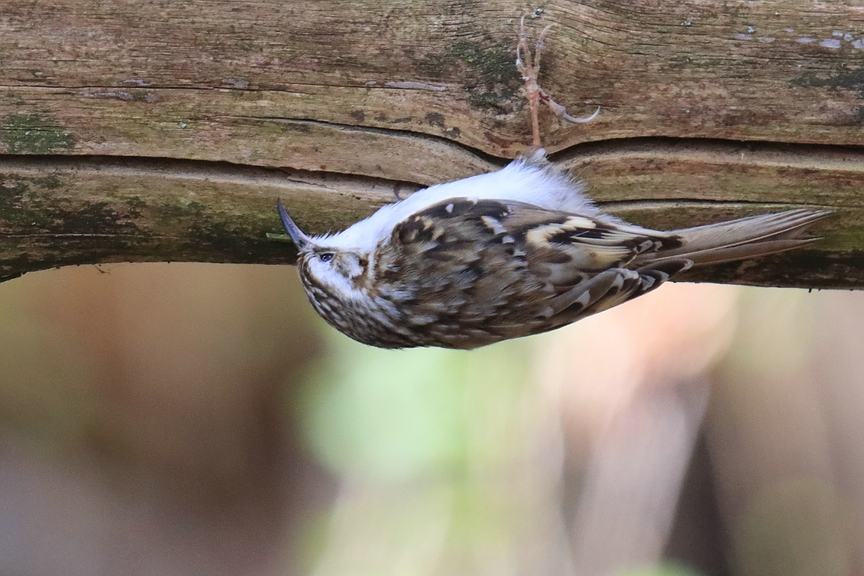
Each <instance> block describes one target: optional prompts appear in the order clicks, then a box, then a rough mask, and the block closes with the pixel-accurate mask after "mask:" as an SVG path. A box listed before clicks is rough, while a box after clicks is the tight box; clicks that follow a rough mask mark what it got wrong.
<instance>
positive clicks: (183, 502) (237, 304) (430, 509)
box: [0, 264, 864, 576]
mask: <svg viewBox="0 0 864 576" xmlns="http://www.w3.org/2000/svg"><path fill="white" fill-rule="evenodd" d="M862 325H864V298H862V297H861V295H860V294H858V293H850V292H813V293H809V292H807V291H804V290H779V289H757V288H742V287H731V286H715V285H690V284H677V285H668V286H665V287H663V288H661V289H660V290H658V291H657V292H654V293H652V294H650V295H648V296H646V297H644V298H640V299H638V300H636V301H633V302H631V303H628V304H626V305H624V306H621V307H619V308H616V309H613V310H611V311H608V312H605V313H603V314H601V315H599V316H595V317H592V318H589V319H587V320H584V321H582V322H580V323H578V324H576V325H573V326H570V327H568V328H565V329H562V330H559V331H556V332H553V333H550V334H546V335H542V336H537V337H532V338H527V339H523V340H519V341H512V342H505V343H502V344H497V345H493V346H489V347H486V348H482V349H480V350H477V351H474V352H470V353H467V352H454V351H443V350H409V351H382V350H375V349H372V348H367V347H364V346H362V345H359V344H355V343H354V342H352V341H350V340H348V339H347V338H345V337H343V336H341V335H339V334H338V333H336V332H335V331H334V330H332V329H330V328H329V327H327V326H326V325H324V323H323V321H321V320H319V319H318V317H317V316H316V315H315V314H314V312H313V311H312V309H311V307H310V306H309V305H308V303H307V302H306V299H305V297H304V295H303V293H302V290H301V288H300V286H299V281H298V280H297V277H296V271H295V270H294V269H293V268H291V267H265V266H229V265H203V264H141V265H110V266H100V267H91V266H88V267H80V268H66V269H60V270H52V271H47V272H41V273H36V274H28V275H26V276H24V277H22V278H20V279H17V280H13V281H10V282H6V283H4V284H2V285H0V574H3V575H6V574H9V575H40V576H42V575H44V576H51V575H55V574H57V575H60V574H62V575H78V574H81V575H85V574H86V575H93V574H112V575H125V574H129V575H138V574H159V575H171V574H183V575H197V574H201V575H205V574H206V575H208V576H210V575H220V574H226V575H229V574H230V575H233V574H242V575H298V576H299V575H303V576H305V575H309V576H353V575H357V576H361V575H369V576H387V575H394V576H414V575H417V576H420V575H430V576H432V575H445V574H446V575H459V574H465V575H472V576H473V575H490V576H491V575H494V576H499V575H503V576H508V575H513V576H516V575H549V576H552V575H555V576H561V575H564V576H566V575H571V574H572V575H577V574H578V575H580V576H582V575H586V576H595V575H596V576H601V575H613V576H615V575H621V576H625V575H626V576H636V575H643V576H647V575H657V576H660V575H675V576H686V575H691V576H696V575H704V576H713V575H774V574H776V575H784V576H789V575H798V574H801V575H804V574H819V575H828V576H832V575H843V574H861V573H864V441H862V439H864V332H862V329H861V326H862Z"/></svg>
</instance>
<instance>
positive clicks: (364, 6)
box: [0, 0, 864, 287]
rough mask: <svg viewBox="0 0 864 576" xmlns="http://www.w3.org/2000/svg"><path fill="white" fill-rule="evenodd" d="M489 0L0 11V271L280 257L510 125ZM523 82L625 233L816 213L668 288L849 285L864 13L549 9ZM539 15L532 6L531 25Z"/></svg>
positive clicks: (482, 154)
mask: <svg viewBox="0 0 864 576" xmlns="http://www.w3.org/2000/svg"><path fill="white" fill-rule="evenodd" d="M514 10H517V8H514V6H513V5H512V3H508V2H504V1H501V0H489V1H485V0H484V1H469V2H458V3H453V2H447V1H445V0H426V1H420V2H417V1H408V0H405V1H391V2H381V1H377V2H373V1H372V0H366V1H362V0H361V1H358V0H331V1H328V2H326V3H286V2H283V1H282V0H258V1H256V2H244V1H241V0H237V1H232V2H217V1H215V0H189V1H186V2H156V1H154V2H128V1H124V0H103V1H101V2H91V1H89V0H26V1H25V0H7V1H6V2H4V6H3V7H2V8H0V30H2V33H0V150H2V151H3V152H5V154H3V155H2V156H0V277H2V278H11V277H14V276H17V275H20V274H22V273H25V272H28V271H32V270H37V269H42V268H47V267H52V266H62V265H69V264H84V263H99V262H113V261H143V260H195V261H217V262H228V261H230V262H259V263H282V262H291V261H292V259H293V257H294V251H293V247H292V246H291V245H290V243H282V242H276V241H273V240H269V239H268V238H267V236H266V234H267V233H268V232H274V233H279V232H280V224H279V220H278V217H277V215H276V211H275V209H274V203H275V199H276V198H277V197H281V198H282V199H283V201H284V202H285V204H286V206H287V207H288V209H289V211H290V212H291V213H292V215H293V216H295V218H296V220H297V221H298V222H299V223H300V224H301V226H303V227H304V228H305V229H307V230H308V232H310V233H320V232H324V231H327V230H336V229H339V228H342V227H344V226H347V225H349V224H350V223H352V222H353V221H356V220H357V219H358V218H360V217H362V216H364V215H367V214H369V213H371V212H372V211H373V210H374V209H375V208H376V207H378V206H380V205H382V204H383V203H385V202H389V201H392V200H394V199H395V197H396V196H397V195H402V194H407V193H410V191H412V190H415V189H417V188H418V187H421V186H425V185H429V184H433V183H437V182H444V181H449V180H453V179H457V178H463V177H466V176H469V175H472V174H477V173H480V172H484V171H488V170H493V169H496V168H498V167H500V166H503V165H504V164H505V163H506V162H507V160H508V159H510V158H513V157H514V156H515V155H516V154H518V153H519V151H520V150H522V149H524V148H525V147H526V146H527V145H528V144H529V143H530V140H531V133H530V127H529V122H528V110H527V107H526V106H525V101H524V98H523V95H522V93H521V80H520V78H519V75H518V73H517V72H516V68H515V66H514V57H515V54H514V48H515V44H516V38H517V35H518V28H519V17H520V16H521V15H522V14H521V13H519V12H514ZM527 14H528V15H529V18H527V19H526V21H527V23H528V29H529V33H530V34H532V35H536V34H537V33H539V31H540V30H541V29H542V27H544V26H546V25H547V24H550V23H554V24H555V27H554V28H553V29H552V30H551V31H550V34H549V36H548V40H547V42H546V52H545V53H544V55H543V66H544V68H543V71H542V72H541V78H540V80H541V84H542V85H543V86H544V88H545V89H546V90H547V91H548V92H549V93H550V94H552V95H553V97H554V98H555V99H556V100H557V101H558V102H560V103H563V104H566V105H567V106H568V107H569V109H570V111H571V113H573V114H574V115H581V114H585V113H590V112H592V111H593V110H594V109H595V108H596V107H597V106H600V107H601V111H600V115H599V117H598V118H597V119H596V120H595V121H594V122H592V123H591V124H588V125H585V126H578V127H574V126H572V125H564V124H560V123H558V122H557V120H555V118H554V117H552V116H551V114H549V113H548V111H542V112H541V122H542V131H543V135H544V143H545V144H546V145H547V148H548V149H549V151H550V152H551V153H552V158H553V160H555V161H556V162H560V163H561V164H562V165H563V166H566V167H568V168H571V169H573V171H574V173H575V174H576V175H577V176H579V177H581V178H583V179H585V180H586V181H587V183H588V186H589V190H590V191H591V192H590V193H591V195H592V197H594V198H595V199H596V200H597V201H598V202H600V203H602V204H603V205H604V206H606V207H607V208H608V209H609V210H610V211H611V212H613V213H616V214H618V215H621V216H623V217H625V218H628V219H631V220H633V221H634V222H636V223H639V224H643V225H647V226H654V227H660V228H665V227H675V226H683V225H691V224H695V223H701V222H708V221H716V220H720V219H725V218H731V217H735V216H741V215H745V214H750V213H756V212H761V211H769V210H779V209H783V208H788V207H796V206H814V207H823V208H830V209H833V210H835V211H836V212H837V214H838V216H837V217H836V218H833V219H831V220H829V221H826V222H824V223H823V224H822V225H821V226H820V229H819V233H820V234H822V235H824V237H825V240H824V241H823V242H821V243H819V244H817V245H814V246H813V247H812V248H808V249H806V250H798V251H795V252H791V253H787V254H784V255H780V256H777V257H774V258H769V259H765V260H763V261H760V262H759V263H758V264H756V263H752V262H750V263H745V264H732V265H725V266H719V267H713V268H711V269H706V270H697V271H692V272H690V273H689V276H687V278H689V279H695V280H710V281H721V282H744V283H757V284H771V285H782V286H811V287H861V286H864V265H862V262H864V261H862V252H861V251H862V249H864V239H862V232H864V230H862V222H864V202H862V199H864V196H862V194H861V192H860V191H861V190H864V148H861V147H859V145H860V144H861V143H862V136H864V131H862V123H864V66H862V63H864V8H861V7H859V6H848V5H843V4H841V3H824V4H823V3H817V4H814V3H813V2H810V1H807V2H805V1H804V0H775V1H773V2H770V1H766V2H747V1H733V2H724V3H718V2H700V1H698V0H685V1H676V2H672V1H658V0H635V1H634V0H615V1H608V0H603V1H601V0H585V1H583V2H580V3H575V2H572V1H564V0H557V1H555V2H553V3H551V4H548V5H544V6H543V9H542V10H541V9H537V10H536V11H535V12H533V13H527ZM534 17H536V18H534Z"/></svg>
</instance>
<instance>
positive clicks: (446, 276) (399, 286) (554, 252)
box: [277, 22, 831, 349]
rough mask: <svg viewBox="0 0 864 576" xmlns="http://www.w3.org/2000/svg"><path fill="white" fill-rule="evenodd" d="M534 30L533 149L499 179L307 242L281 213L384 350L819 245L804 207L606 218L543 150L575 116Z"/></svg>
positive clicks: (341, 302)
mask: <svg viewBox="0 0 864 576" xmlns="http://www.w3.org/2000/svg"><path fill="white" fill-rule="evenodd" d="M548 30H549V27H547V28H546V29H544V30H543V32H542V33H541V34H540V36H539V37H538V40H537V42H536V44H535V46H534V50H533V53H532V51H531V49H530V46H529V44H528V40H527V39H526V35H525V30H524V22H523V25H522V26H520V35H519V41H518V44H517V47H516V67H517V69H518V70H519V72H520V73H521V74H522V77H523V80H524V82H525V93H526V96H527V98H528V103H529V108H530V111H531V125H532V131H533V146H532V147H531V148H529V149H528V150H527V151H526V152H525V153H523V154H522V155H521V156H520V157H518V158H516V159H515V160H514V161H513V162H511V163H510V164H509V165H508V166H506V167H505V168H503V169H501V170H498V171H497V172H490V173H488V174H481V175H478V176H472V177H470V178H465V179H462V180H457V181H455V182H449V183H446V184H437V185H435V186H430V187H429V188H425V189H423V190H420V191H418V192H415V193H414V194H413V195H411V196H410V197H408V198H406V199H404V200H401V201H399V202H396V203H395V204H390V205H387V206H384V207H382V208H381V209H379V210H378V211H377V212H375V213H374V214H373V215H372V216H370V217H368V218H366V219H365V220H362V221H360V222H357V223H356V224H354V225H352V226H351V227H349V228H347V229H346V230H343V231H341V232H338V233H336V234H332V235H324V236H307V235H306V234H304V233H303V232H302V231H301V230H300V228H299V227H298V226H297V225H296V224H295V223H294V221H293V220H292V219H291V217H290V216H289V215H288V212H287V211H286V210H285V208H284V207H283V206H282V203H281V201H280V202H277V204H278V209H279V214H280V216H281V219H282V222H283V223H284V225H285V228H286V229H287V231H288V234H289V235H290V237H291V239H292V240H293V241H294V243H295V244H296V246H297V249H298V257H297V269H298V271H299V273H300V278H301V280H302V283H303V287H304V289H305V291H306V295H307V296H308V297H309V301H310V302H311V303H312V306H313V307H314V308H315V310H316V311H317V312H318V313H319V314H320V315H321V316H322V317H323V318H324V319H325V320H326V321H327V322H328V323H330V325H332V326H333V327H335V328H336V329H337V330H339V331H341V332H343V333H344V334H346V335H347V336H350V337H351V338H353V339H355V340H358V341H360V342H363V343H365V344H369V345H372V346H378V347H381V348H411V347H416V346H440V347H444V348H463V349H471V348H477V347H478V346H484V345H486V344H491V343H493V342H499V341H501V340H507V339H509V338H518V337H520V336H528V335H531V334H538V333H541V332H546V331H549V330H554V329H555V328H559V327H561V326H565V325H567V324H570V323H572V322H575V321H576V320H579V319H581V318H585V317H586V316H590V315H591V314H596V313H597V312H601V311H603V310H606V309H608V308H611V307H613V306H616V305H618V304H621V303H623V302H626V301H628V300H631V299H633V298H636V297H637V296H640V295H642V294H645V293H647V292H650V291H651V290H654V289H655V288H657V287H658V286H660V285H661V284H663V283H664V282H666V281H667V280H668V279H669V278H671V277H673V276H674V275H675V274H677V273H678V272H680V271H682V270H685V269H687V268H690V267H691V266H704V265H709V264H716V263H720V262H729V261H735V260H746V259H750V258H758V257H761V256H765V255H768V254H774V253H776V252H782V251H785V250H791V249H793V248H798V247H801V246H805V245H807V244H810V243H812V242H815V241H818V240H819V238H811V237H807V236H805V235H804V234H803V233H804V232H805V231H806V229H807V228H808V227H809V226H810V225H812V224H813V223H814V222H816V221H818V220H821V219H823V218H825V217H826V216H828V215H829V214H831V212H828V211H825V210H813V209H798V210H789V211H785V212H778V213H773V214H764V215H758V216H751V217H748V218H741V219H737V220H730V221H726V222H720V223H717V224H709V225H706V226H697V227H694V228H684V229H681V230H671V231H658V230H650V229H647V228H642V227H640V226H635V225H633V224H629V223H627V222H624V221H623V220H620V219H618V218H616V217H614V216H611V215H608V214H604V213H603V212H601V210H600V209H599V208H598V207H597V206H595V205H594V203H593V202H592V201H591V200H590V199H588V198H587V197H586V196H585V194H584V192H585V185H584V184H583V183H582V182H580V181H578V180H576V179H574V178H572V177H571V176H570V175H569V174H566V173H564V172H562V171H561V170H559V169H556V167H555V166H553V165H552V164H551V163H550V162H549V161H548V160H547V158H546V151H545V150H544V149H543V148H542V147H541V140H540V129H539V121H538V109H539V107H540V104H541V103H546V104H547V105H548V106H549V108H550V109H551V110H552V112H553V113H555V115H556V116H558V117H559V118H561V119H563V120H567V121H570V122H579V123H582V122H588V121H590V120H592V119H593V118H594V117H595V116H596V115H597V114H598V112H599V109H598V110H597V111H595V112H594V113H593V114H592V115H591V116H589V117H587V118H574V117H572V116H570V115H569V114H567V111H566V110H565V108H564V107H563V106H561V105H559V104H558V103H556V102H554V101H553V100H552V99H551V98H550V97H549V95H548V94H547V93H546V92H545V91H544V90H543V89H542V88H541V87H540V85H539V84H538V73H539V71H540V56H541V53H542V51H543V41H544V38H545V36H546V34H547V32H548Z"/></svg>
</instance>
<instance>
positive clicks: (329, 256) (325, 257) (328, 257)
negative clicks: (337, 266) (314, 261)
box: [318, 252, 334, 264]
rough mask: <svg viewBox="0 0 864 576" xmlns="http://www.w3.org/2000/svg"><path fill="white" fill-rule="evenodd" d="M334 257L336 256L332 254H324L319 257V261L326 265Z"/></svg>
mask: <svg viewBox="0 0 864 576" xmlns="http://www.w3.org/2000/svg"><path fill="white" fill-rule="evenodd" d="M333 256H334V254H333V253H332V252H324V253H323V254H319V255H318V259H319V260H321V262H324V263H325V264H326V263H327V262H330V261H331V260H333Z"/></svg>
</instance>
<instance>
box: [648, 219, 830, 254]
mask: <svg viewBox="0 0 864 576" xmlns="http://www.w3.org/2000/svg"><path fill="white" fill-rule="evenodd" d="M831 214H833V213H832V212H829V211H827V210H811V209H798V210H788V211H786V212H778V213H775V214H763V215H760V216H750V217H748V218H740V219H738V220H730V221H728V222H720V223H717V224H708V225H707V226H697V227H695V228H685V229H683V230H676V231H675V232H673V234H676V235H678V236H679V237H680V238H681V240H682V242H683V243H682V245H681V246H680V247H677V248H673V249H669V250H660V251H659V252H655V253H653V254H645V259H644V260H642V261H640V262H639V264H642V265H645V264H648V265H650V266H654V265H656V264H658V263H661V262H664V261H667V260H676V259H682V258H684V259H687V260H690V261H692V262H693V265H695V266H701V265H704V264H719V263H721V262H729V261H733V260H744V259H748V258H756V257H760V256H766V255H768V254H775V253H777V252H784V251H786V250H792V249H793V248H800V247H801V246H806V245H807V244H811V243H813V242H816V241H818V240H820V238H810V237H802V236H801V234H802V233H803V232H805V231H806V230H807V228H808V227H810V226H811V225H812V224H814V223H815V222H818V221H819V220H822V219H824V218H827V217H828V216H830V215H831Z"/></svg>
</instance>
